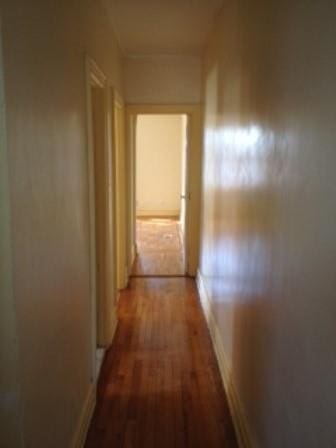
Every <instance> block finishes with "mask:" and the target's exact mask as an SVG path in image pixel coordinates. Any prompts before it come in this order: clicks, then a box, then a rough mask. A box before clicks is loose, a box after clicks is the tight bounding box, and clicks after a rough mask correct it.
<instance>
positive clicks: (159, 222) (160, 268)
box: [132, 218, 185, 276]
mask: <svg viewBox="0 0 336 448" xmlns="http://www.w3.org/2000/svg"><path fill="white" fill-rule="evenodd" d="M182 240H183V239H182V235H181V226H180V223H179V221H178V220H177V219H168V218H151V219H139V218H138V219H137V221H136V243H137V252H138V253H137V256H136V259H135V261H134V265H133V269H132V275H133V276H140V275H150V276H153V275H157V276H158V275H184V274H185V259H184V247H183V241H182Z"/></svg>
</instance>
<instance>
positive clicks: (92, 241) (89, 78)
mask: <svg viewBox="0 0 336 448" xmlns="http://www.w3.org/2000/svg"><path fill="white" fill-rule="evenodd" d="M85 75H86V112H87V117H86V120H87V163H88V164H87V169H88V193H89V194H88V196H89V201H88V202H89V204H88V211H89V259H90V305H91V322H90V323H91V362H92V369H91V381H92V382H93V383H95V382H96V381H97V379H98V370H97V366H99V363H100V362H101V360H99V359H97V348H98V343H99V345H100V346H101V347H108V346H109V345H110V343H111V342H112V338H113V335H114V332H115V328H116V324H117V319H116V313H115V312H113V315H112V316H107V314H111V313H109V312H108V310H107V311H105V308H103V311H105V312H104V316H103V321H104V322H102V321H101V324H100V325H99V327H98V322H97V316H98V314H97V313H98V300H99V298H98V294H97V253H96V249H97V244H96V242H97V235H96V231H97V229H96V228H97V223H96V197H95V148H94V141H93V123H92V92H91V89H92V87H99V88H101V89H102V90H103V95H104V100H103V102H104V109H105V111H104V120H105V125H104V127H105V132H104V134H105V135H104V149H103V151H104V155H105V156H106V160H107V161H108V167H107V170H108V171H107V175H106V176H105V180H106V186H105V188H106V192H107V194H106V196H105V198H104V203H105V207H106V216H107V217H108V219H110V221H111V223H112V225H114V221H115V219H114V209H113V205H114V198H113V194H114V182H113V180H114V173H113V170H112V167H111V166H110V164H112V163H113V144H112V143H113V142H112V130H111V127H112V123H111V121H112V120H111V90H112V87H111V85H110V83H109V80H108V78H107V76H106V75H105V74H104V72H103V71H102V70H101V69H100V68H99V66H98V65H97V64H96V62H95V61H94V60H93V59H92V58H91V57H90V56H88V55H85ZM111 155H112V156H111ZM111 195H112V196H111ZM110 227H111V226H109V225H107V226H106V232H104V236H105V237H106V239H107V241H108V242H110V243H111V244H112V245H113V246H115V242H114V233H113V232H114V229H113V228H110ZM113 251H114V247H112V253H113ZM111 257H113V258H114V256H113V254H112V255H111V254H110V253H109V252H108V251H106V254H105V256H104V258H105V260H104V262H106V263H110V264H111V263H112V262H113V261H114V260H111V259H110V258H111ZM107 266H109V265H107ZM110 279H111V281H112V282H113V281H114V273H113V272H111V277H110ZM106 287H107V291H108V294H114V289H113V288H114V285H106ZM114 299H115V297H109V300H112V301H113V300H114ZM101 305H102V304H100V306H101ZM105 305H106V304H105V303H104V306H105ZM100 327H101V328H100ZM99 339H100V341H99Z"/></svg>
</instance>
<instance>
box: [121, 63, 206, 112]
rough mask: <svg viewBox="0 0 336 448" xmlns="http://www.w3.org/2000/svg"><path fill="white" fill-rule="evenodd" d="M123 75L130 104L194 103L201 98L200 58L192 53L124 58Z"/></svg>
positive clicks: (127, 100)
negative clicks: (190, 54) (187, 54)
mask: <svg viewBox="0 0 336 448" xmlns="http://www.w3.org/2000/svg"><path fill="white" fill-rule="evenodd" d="M124 76H125V100H126V102H128V103H130V104H183V103H185V104H188V103H189V104H195V103H199V102H200V99H201V59H200V58H199V57H196V56H186V55H181V56H179V55H177V56H168V55H167V56H143V57H140V56H139V57H127V58H125V59H124Z"/></svg>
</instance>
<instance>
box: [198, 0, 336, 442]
mask: <svg viewBox="0 0 336 448" xmlns="http://www.w3.org/2000/svg"><path fill="white" fill-rule="evenodd" d="M335 16H336V3H333V2H327V1H323V0H322V1H320V2H290V1H287V0H285V1H282V2H279V1H275V0H274V1H273V0H261V1H258V2H254V1H244V0H241V1H240V0H235V1H232V2H227V3H226V5H225V7H224V9H223V11H222V14H221V16H220V18H219V20H218V24H217V29H216V31H215V33H214V34H213V36H212V39H211V42H210V45H209V49H208V51H207V56H206V73H205V102H206V112H205V140H204V141H205V148H204V172H203V176H204V181H203V188H204V205H203V231H202V254H201V274H202V276H203V278H204V280H205V284H206V288H207V290H208V293H209V295H210V299H211V307H212V311H213V314H214V316H215V321H216V324H217V326H218V329H219V333H220V343H221V344H222V346H223V347H224V350H225V352H226V356H227V358H228V364H229V369H230V373H231V375H232V379H233V383H234V385H235V388H236V390H237V393H238V396H239V398H240V401H241V403H242V405H243V408H244V410H245V413H246V417H247V421H248V424H249V427H250V430H251V433H252V434H254V437H255V441H256V446H259V447H263V448H285V447H286V448H291V447H293V448H294V447H305V448H316V447H320V448H327V447H332V446H334V444H335V440H336V427H335V423H334V421H335V418H336V400H335V390H336V365H335V341H336V325H335V315H336V301H335V289H336V280H335V279H336V277H335V265H336V238H335V231H336V227H335V222H336V208H335V197H336V176H335V166H336V151H335V147H336V133H335V116H336V103H335V94H336V89H335V79H336V60H335V57H334V56H335V41H336V31H335V30H336V28H335Z"/></svg>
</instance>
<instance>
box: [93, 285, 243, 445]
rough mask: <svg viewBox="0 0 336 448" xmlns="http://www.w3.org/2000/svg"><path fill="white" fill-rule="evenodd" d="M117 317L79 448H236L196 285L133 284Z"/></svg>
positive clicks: (121, 303) (123, 299)
mask: <svg viewBox="0 0 336 448" xmlns="http://www.w3.org/2000/svg"><path fill="white" fill-rule="evenodd" d="M118 313H119V316H118V317H119V325H118V329H117V333H116V335H115V338H114V341H113V344H112V347H111V348H110V350H109V351H108V352H107V355H106V359H105V362H104V365H103V369H102V373H101V377H100V381H99V384H98V403H97V407H96V410H95V414H94V417H93V420H92V423H91V427H90V430H89V433H88V437H87V442H86V445H85V446H86V448H101V447H102V448H104V447H112V446H113V447H118V448H119V447H120V448H121V447H145V448H151V447H152V448H154V447H155V448H158V447H160V448H164V447H166V448H171V447H181V448H185V447H192V448H196V447H199V448H203V447H207V448H212V447H218V448H219V447H220V448H236V447H237V446H238V445H237V442H236V439H235V434H234V430H233V426H232V422H231V417H230V414H229V409H228V405H227V402H226V398H225V394H224V391H223V387H222V382H221V378H220V374H219V370H218V366H217V362H216V358H215V355H214V352H213V348H212V345H211V341H210V337H209V333H208V329H207V326H206V323H205V320H204V317H203V314H202V311H201V306H200V304H199V299H198V295H197V290H196V285H195V281H194V280H192V279H189V278H169V279H162V278H156V279H155V278H133V279H132V280H131V283H130V287H129V288H128V289H126V290H124V291H123V292H122V294H121V298H120V301H119V310H118Z"/></svg>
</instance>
